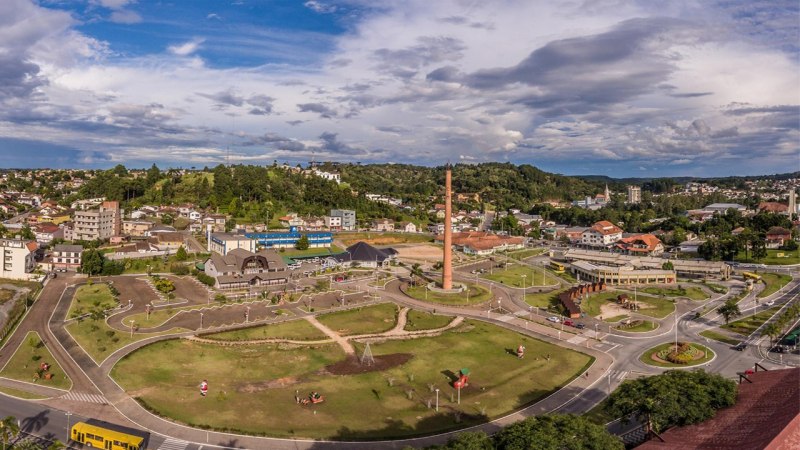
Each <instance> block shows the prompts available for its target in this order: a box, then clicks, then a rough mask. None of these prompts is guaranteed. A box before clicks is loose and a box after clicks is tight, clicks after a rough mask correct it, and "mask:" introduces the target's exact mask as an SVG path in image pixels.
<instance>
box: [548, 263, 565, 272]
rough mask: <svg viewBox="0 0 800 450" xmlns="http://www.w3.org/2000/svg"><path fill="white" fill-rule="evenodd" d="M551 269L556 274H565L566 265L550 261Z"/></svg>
mask: <svg viewBox="0 0 800 450" xmlns="http://www.w3.org/2000/svg"><path fill="white" fill-rule="evenodd" d="M550 268H551V269H553V271H554V272H558V273H564V265H563V264H561V263H559V262H555V261H550Z"/></svg>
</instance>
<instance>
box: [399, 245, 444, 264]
mask: <svg viewBox="0 0 800 450" xmlns="http://www.w3.org/2000/svg"><path fill="white" fill-rule="evenodd" d="M395 250H397V257H398V258H400V259H412V260H423V261H431V262H433V261H438V260H440V259H441V258H442V248H441V247H436V246H434V245H430V244H419V245H409V246H404V247H400V248H397V249H395Z"/></svg>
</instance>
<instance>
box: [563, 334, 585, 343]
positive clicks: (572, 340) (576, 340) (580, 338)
mask: <svg viewBox="0 0 800 450" xmlns="http://www.w3.org/2000/svg"><path fill="white" fill-rule="evenodd" d="M585 341H586V338H585V337H583V336H580V335H577V336H573V337H571V338H569V339H567V342H569V343H570V344H580V343H581V342H585Z"/></svg>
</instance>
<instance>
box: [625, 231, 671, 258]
mask: <svg viewBox="0 0 800 450" xmlns="http://www.w3.org/2000/svg"><path fill="white" fill-rule="evenodd" d="M616 250H617V251H619V252H622V253H625V254H626V255H645V256H659V255H661V254H662V253H664V244H663V243H662V242H661V240H660V239H659V238H657V237H655V236H653V235H652V234H639V235H636V236H630V237H626V238H622V239H620V240H619V241H618V242H617V244H616Z"/></svg>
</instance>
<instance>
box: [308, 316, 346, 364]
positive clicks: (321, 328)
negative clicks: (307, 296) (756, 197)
mask: <svg viewBox="0 0 800 450" xmlns="http://www.w3.org/2000/svg"><path fill="white" fill-rule="evenodd" d="M303 318H304V319H306V320H307V321H308V322H309V323H310V324H311V325H314V326H315V327H316V328H317V329H318V330H319V331H322V332H323V333H325V334H326V335H327V336H328V337H330V338H331V339H332V340H333V342H336V343H337V344H339V347H342V350H344V353H345V355H347V356H355V354H356V349H355V348H353V344H351V343H350V341H348V340H347V339H345V338H343V337H342V336H340V335H339V333H337V332H335V331H333V330H331V329H330V328H328V327H326V326H325V325H323V324H322V323H320V321H319V320H317V318H316V317H314V316H306V317H303Z"/></svg>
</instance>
